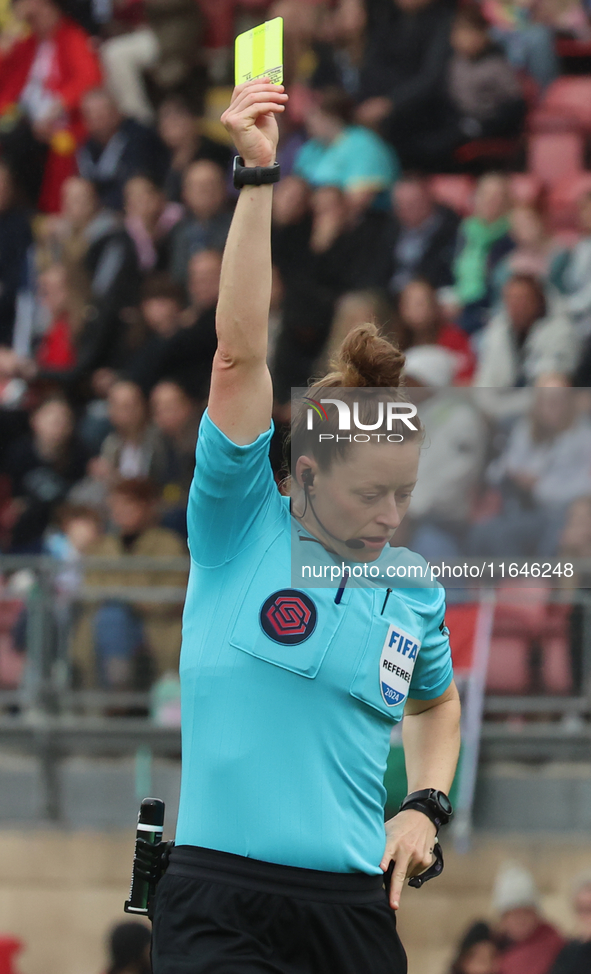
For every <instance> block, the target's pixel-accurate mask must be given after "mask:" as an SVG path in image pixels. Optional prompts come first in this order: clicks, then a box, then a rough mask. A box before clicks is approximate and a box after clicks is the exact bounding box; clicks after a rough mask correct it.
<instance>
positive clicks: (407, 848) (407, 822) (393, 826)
mask: <svg viewBox="0 0 591 974" xmlns="http://www.w3.org/2000/svg"><path fill="white" fill-rule="evenodd" d="M436 835H437V831H436V829H435V826H434V824H433V822H432V821H431V820H430V819H429V818H428V817H427V816H426V815H424V814H423V812H419V811H417V810H416V809H414V808H408V809H406V810H405V811H404V812H398V815H395V816H394V818H391V819H390V820H389V821H388V822H386V848H385V850H384V855H383V857H382V861H381V863H380V869H383V871H384V872H386V871H387V869H388V866H389V865H390V862H391V861H393V862H394V870H393V872H392V880H391V883H390V906H391V907H392V909H393V910H397V909H398V907H399V906H400V894H401V892H402V887H403V885H404V882H405V880H406V879H410V878H411V877H412V876H418V875H419V874H420V873H423V872H425V870H426V869H428V868H429V866H430V865H431V863H432V862H433V846H434V845H435V838H436Z"/></svg>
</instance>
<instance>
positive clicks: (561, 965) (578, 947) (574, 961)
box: [550, 500, 591, 974]
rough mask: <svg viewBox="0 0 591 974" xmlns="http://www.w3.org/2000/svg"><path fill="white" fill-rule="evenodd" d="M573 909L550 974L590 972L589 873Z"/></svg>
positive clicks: (578, 885) (580, 881)
mask: <svg viewBox="0 0 591 974" xmlns="http://www.w3.org/2000/svg"><path fill="white" fill-rule="evenodd" d="M588 504H589V502H588V500H587V505H588ZM587 517H588V515H587ZM573 907H574V911H575V915H576V918H577V927H578V931H577V932H578V935H579V936H578V939H577V940H573V941H571V943H569V944H567V945H566V947H563V949H562V950H561V951H560V953H559V955H558V957H557V958H556V962H555V964H554V966H553V967H552V969H551V972H550V974H587V972H588V971H589V970H591V873H589V872H586V873H582V874H581V875H580V876H578V877H577V879H576V880H575V883H574V898H573Z"/></svg>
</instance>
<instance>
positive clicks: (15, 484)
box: [4, 398, 87, 554]
mask: <svg viewBox="0 0 591 974" xmlns="http://www.w3.org/2000/svg"><path fill="white" fill-rule="evenodd" d="M30 427H31V429H30V432H29V433H26V434H24V435H23V436H21V437H19V438H17V439H15V440H14V441H13V442H12V443H11V444H10V445H9V447H8V449H7V451H6V455H5V458H4V471H5V473H6V474H7V475H8V477H9V478H10V483H11V492H12V498H13V500H12V505H11V520H12V524H13V527H12V551H14V552H17V553H20V552H22V553H25V554H26V553H32V554H35V553H39V552H40V551H41V545H42V536H43V532H44V531H45V529H46V527H47V525H48V524H49V522H50V519H51V516H52V513H53V511H54V509H55V507H56V506H57V505H58V504H60V503H61V502H62V501H63V500H65V497H66V494H67V492H68V490H69V488H70V487H72V486H73V484H75V483H76V481H77V480H79V479H80V478H81V477H82V476H83V475H84V469H85V465H86V460H87V456H86V454H85V451H84V450H83V448H82V447H81V444H80V443H79V442H78V441H77V439H76V437H75V434H74V415H73V413H72V410H71V409H70V407H69V406H68V404H67V402H65V400H63V399H59V398H51V399H47V400H46V401H45V402H43V403H41V405H40V406H38V407H37V408H36V409H35V410H33V412H32V413H31V419H30Z"/></svg>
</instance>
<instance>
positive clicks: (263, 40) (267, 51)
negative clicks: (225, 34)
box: [234, 17, 283, 85]
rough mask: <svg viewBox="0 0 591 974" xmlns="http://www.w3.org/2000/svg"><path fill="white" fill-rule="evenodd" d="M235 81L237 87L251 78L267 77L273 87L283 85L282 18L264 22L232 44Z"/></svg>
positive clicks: (239, 36)
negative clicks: (233, 48) (233, 46)
mask: <svg viewBox="0 0 591 974" xmlns="http://www.w3.org/2000/svg"><path fill="white" fill-rule="evenodd" d="M234 63H235V69H234V74H235V79H236V84H237V85H241V84H243V82H245V81H252V79H253V78H263V77H265V76H266V77H268V78H270V79H271V81H272V82H273V84H274V85H280V84H282V83H283V17H275V18H274V19H273V20H267V22H266V23H264V24H259V26H258V27H253V28H252V30H247V31H245V32H244V34H239V35H238V37H237V38H236V45H235V62H234Z"/></svg>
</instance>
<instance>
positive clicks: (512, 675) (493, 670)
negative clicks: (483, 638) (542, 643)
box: [486, 636, 530, 693]
mask: <svg viewBox="0 0 591 974" xmlns="http://www.w3.org/2000/svg"><path fill="white" fill-rule="evenodd" d="M529 655H530V648H529V640H528V639H526V638H524V637H519V636H493V637H492V639H491V644H490V656H489V659H488V672H487V675H486V691H487V693H527V692H528V690H529V684H530V669H529Z"/></svg>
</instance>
